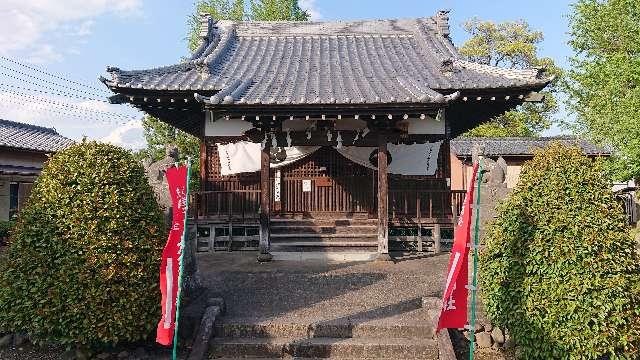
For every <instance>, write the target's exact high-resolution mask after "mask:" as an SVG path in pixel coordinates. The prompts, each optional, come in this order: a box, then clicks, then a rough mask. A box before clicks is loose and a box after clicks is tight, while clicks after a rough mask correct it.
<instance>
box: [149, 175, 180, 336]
mask: <svg viewBox="0 0 640 360" xmlns="http://www.w3.org/2000/svg"><path fill="white" fill-rule="evenodd" d="M166 174H167V182H168V183H169V194H170V195H171V204H172V206H173V221H172V224H171V230H170V231H169V239H168V240H167V244H166V245H165V247H164V251H162V263H161V264H160V291H161V292H162V318H161V319H160V322H159V323H158V331H157V336H156V341H157V342H158V343H159V344H162V345H165V346H168V345H171V344H172V343H173V332H174V330H175V318H176V302H177V298H178V277H179V271H180V261H181V254H182V236H183V234H184V218H185V211H186V200H187V167H186V166H180V167H171V168H169V169H167V172H166Z"/></svg>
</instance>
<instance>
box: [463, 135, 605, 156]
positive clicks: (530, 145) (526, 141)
mask: <svg viewBox="0 0 640 360" xmlns="http://www.w3.org/2000/svg"><path fill="white" fill-rule="evenodd" d="M552 142H560V143H562V144H564V145H567V146H577V147H579V148H581V149H582V151H584V152H585V154H587V155H611V150H610V149H608V148H607V147H601V146H597V145H594V144H593V143H591V142H589V141H587V140H583V139H579V138H577V137H573V136H556V137H540V138H533V137H504V138H492V137H458V138H455V139H453V140H451V151H453V153H454V154H456V155H457V156H460V157H469V156H471V155H472V153H473V148H474V146H476V145H479V146H481V147H482V148H483V152H484V155H485V156H532V155H533V151H534V150H536V149H541V148H544V147H546V146H547V145H549V144H550V143H552Z"/></svg>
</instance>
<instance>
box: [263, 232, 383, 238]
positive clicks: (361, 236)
mask: <svg viewBox="0 0 640 360" xmlns="http://www.w3.org/2000/svg"><path fill="white" fill-rule="evenodd" d="M373 237H375V238H377V237H378V234H377V233H368V234H360V233H358V234H291V233H289V234H271V240H279V239H292V238H294V239H318V240H320V239H369V238H373Z"/></svg>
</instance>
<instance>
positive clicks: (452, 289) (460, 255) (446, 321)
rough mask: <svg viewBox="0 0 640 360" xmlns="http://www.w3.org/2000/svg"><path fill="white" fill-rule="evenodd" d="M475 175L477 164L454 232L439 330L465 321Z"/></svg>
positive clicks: (465, 322) (457, 325)
mask: <svg viewBox="0 0 640 360" xmlns="http://www.w3.org/2000/svg"><path fill="white" fill-rule="evenodd" d="M477 174H478V164H474V165H473V174H472V175H471V180H470V181H469V186H468V187H467V195H466V196H465V198H464V204H463V206H462V212H461V213H460V217H459V218H458V224H457V226H456V229H455V232H454V236H453V237H454V240H453V248H452V249H451V258H450V259H449V270H448V271H447V282H446V285H445V289H444V294H443V296H442V309H441V310H440V317H439V319H438V327H437V329H436V331H440V329H448V328H463V327H464V326H465V325H466V324H467V295H468V289H467V284H468V283H469V264H468V261H469V246H470V244H471V203H472V202H473V195H474V189H475V188H474V186H475V182H476V176H477Z"/></svg>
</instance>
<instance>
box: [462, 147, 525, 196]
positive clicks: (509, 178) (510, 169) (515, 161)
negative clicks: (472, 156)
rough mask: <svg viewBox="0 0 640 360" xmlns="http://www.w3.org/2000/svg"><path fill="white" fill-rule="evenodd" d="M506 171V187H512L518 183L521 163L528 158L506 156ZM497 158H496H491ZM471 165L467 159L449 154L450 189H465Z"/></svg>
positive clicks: (471, 168)
mask: <svg viewBox="0 0 640 360" xmlns="http://www.w3.org/2000/svg"><path fill="white" fill-rule="evenodd" d="M504 159H505V161H506V163H507V173H506V174H505V182H506V186H507V189H513V188H515V187H516V185H517V184H518V179H519V178H520V171H521V170H522V165H523V164H524V162H525V161H526V160H528V158H520V157H506V158H504ZM493 160H497V158H495V159H493ZM472 171H473V167H472V166H471V164H469V163H468V162H467V161H463V160H462V159H460V158H458V157H457V156H456V155H455V154H453V153H452V154H451V190H466V188H467V181H468V179H470V178H471V174H472Z"/></svg>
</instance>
